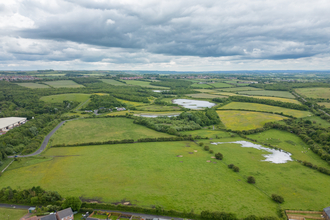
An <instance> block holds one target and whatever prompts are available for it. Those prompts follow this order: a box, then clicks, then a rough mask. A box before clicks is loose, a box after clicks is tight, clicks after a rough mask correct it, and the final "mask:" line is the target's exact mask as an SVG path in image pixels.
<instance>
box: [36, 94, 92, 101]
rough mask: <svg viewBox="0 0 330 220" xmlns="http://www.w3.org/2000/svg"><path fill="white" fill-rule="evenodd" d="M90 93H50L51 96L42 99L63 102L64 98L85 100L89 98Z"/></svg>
mask: <svg viewBox="0 0 330 220" xmlns="http://www.w3.org/2000/svg"><path fill="white" fill-rule="evenodd" d="M89 97H90V94H82V93H67V94H60V95H50V96H43V97H41V98H40V100H42V101H44V102H52V103H55V102H63V101H64V100H68V101H74V102H84V101H86V100H87V99H89Z"/></svg>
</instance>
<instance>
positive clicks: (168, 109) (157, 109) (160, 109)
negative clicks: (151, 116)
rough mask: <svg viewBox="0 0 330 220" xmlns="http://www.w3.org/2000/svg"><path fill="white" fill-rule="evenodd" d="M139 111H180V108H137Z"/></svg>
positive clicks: (153, 106) (147, 106)
mask: <svg viewBox="0 0 330 220" xmlns="http://www.w3.org/2000/svg"><path fill="white" fill-rule="evenodd" d="M136 109H137V110H139V111H175V110H180V109H181V108H180V107H178V106H164V105H145V106H140V107H137V108H136Z"/></svg>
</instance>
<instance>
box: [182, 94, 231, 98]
mask: <svg viewBox="0 0 330 220" xmlns="http://www.w3.org/2000/svg"><path fill="white" fill-rule="evenodd" d="M186 96H188V97H192V98H198V99H213V98H224V97H226V96H221V95H214V94H208V93H196V94H187V95H186Z"/></svg>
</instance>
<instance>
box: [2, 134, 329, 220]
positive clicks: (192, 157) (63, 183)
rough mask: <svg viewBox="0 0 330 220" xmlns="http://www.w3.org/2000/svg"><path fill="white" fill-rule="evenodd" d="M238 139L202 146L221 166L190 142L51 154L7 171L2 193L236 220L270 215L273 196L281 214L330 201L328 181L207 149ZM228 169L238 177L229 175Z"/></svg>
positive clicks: (241, 151) (228, 150)
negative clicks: (40, 191)
mask: <svg viewBox="0 0 330 220" xmlns="http://www.w3.org/2000/svg"><path fill="white" fill-rule="evenodd" d="M237 140H242V139H241V138H239V137H236V138H222V139H213V140H211V141H210V140H203V141H202V142H204V143H205V144H207V145H209V146H210V149H212V150H214V152H221V153H222V154H223V155H224V159H223V160H222V161H218V160H215V159H211V156H212V155H211V154H210V153H209V152H206V151H204V150H203V149H202V148H201V147H199V146H197V145H196V144H195V143H193V142H188V141H187V142H185V141H183V142H155V143H134V144H120V145H98V146H85V147H65V148H63V147H62V148H51V149H49V150H48V151H47V152H46V153H45V154H44V155H43V156H45V157H50V158H51V160H49V161H45V162H41V163H38V164H34V165H28V166H24V167H20V168H16V169H9V170H8V171H6V172H5V173H4V174H3V175H2V177H1V182H0V187H5V186H9V185H10V186H11V187H12V188H17V187H21V188H23V189H24V188H29V187H32V186H36V185H40V186H41V187H42V188H44V189H46V190H54V191H58V192H59V193H60V194H61V195H63V196H64V197H66V196H84V197H87V198H100V199H101V200H102V201H103V202H118V201H121V200H122V199H126V200H128V201H130V202H131V203H132V204H136V205H141V206H151V205H159V206H162V207H164V208H165V209H168V210H169V209H174V210H180V211H183V210H191V209H194V211H195V212H196V213H199V212H200V211H202V210H210V211H226V212H234V213H236V214H237V215H238V217H239V218H244V217H247V216H248V215H252V214H254V215H256V216H276V215H277V214H276V213H277V204H276V203H275V202H273V201H272V200H271V198H269V197H268V196H267V195H271V194H272V193H276V194H279V195H281V196H283V197H284V199H285V203H284V204H282V205H281V206H282V208H284V209H303V210H320V209H322V208H324V207H327V206H328V204H329V199H328V197H326V196H324V195H328V194H330V185H329V184H328V183H329V179H330V177H329V176H327V175H324V174H321V173H319V172H317V171H315V170H312V169H309V168H307V167H304V166H302V165H301V164H299V163H297V162H294V161H292V162H288V163H284V164H274V163H270V162H264V161H262V160H264V159H265V157H264V155H265V154H268V153H267V152H265V151H262V150H257V149H253V148H242V147H241V146H240V145H238V144H230V143H225V144H221V145H212V144H210V142H212V141H214V142H230V141H237ZM196 151H197V152H196ZM189 152H190V153H189ZM191 153H192V154H191ZM177 155H182V157H177ZM207 161H210V162H209V163H208V162H207ZM14 163H19V162H14ZM230 163H233V164H235V165H236V166H238V167H239V168H240V172H239V173H235V172H233V171H232V170H231V169H228V168H227V164H230ZM250 175H252V176H254V177H255V178H256V186H257V187H258V188H257V187H255V186H254V185H251V184H248V183H247V182H246V178H247V176H250ZM86 176H87V177H88V181H87V182H86ZM260 189H261V190H262V191H261V190H260ZM196 201H199V202H196Z"/></svg>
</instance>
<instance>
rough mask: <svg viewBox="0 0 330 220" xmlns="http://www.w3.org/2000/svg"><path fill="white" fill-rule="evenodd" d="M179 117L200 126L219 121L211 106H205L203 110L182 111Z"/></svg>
mask: <svg viewBox="0 0 330 220" xmlns="http://www.w3.org/2000/svg"><path fill="white" fill-rule="evenodd" d="M178 118H179V119H183V120H188V121H194V122H196V123H197V124H199V125H200V126H208V125H214V124H219V123H220V117H219V115H218V114H217V112H216V111H215V109H213V108H206V109H205V110H204V111H191V112H183V113H181V114H180V115H179V116H178Z"/></svg>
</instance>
